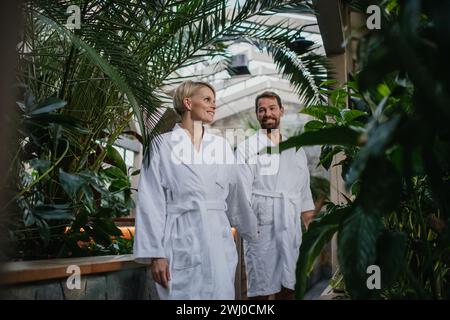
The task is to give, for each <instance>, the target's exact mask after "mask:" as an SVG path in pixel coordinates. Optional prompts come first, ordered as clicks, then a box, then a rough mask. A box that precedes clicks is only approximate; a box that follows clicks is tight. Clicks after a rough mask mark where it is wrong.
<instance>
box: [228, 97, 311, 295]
mask: <svg viewBox="0 0 450 320" xmlns="http://www.w3.org/2000/svg"><path fill="white" fill-rule="evenodd" d="M255 107H256V117H257V119H258V121H259V123H260V125H261V128H262V130H260V131H259V132H257V133H256V134H255V135H253V136H251V137H249V138H248V139H246V140H245V141H243V142H242V143H240V144H239V145H238V147H237V150H236V153H237V159H238V162H239V163H241V164H242V163H245V165H240V166H239V168H240V169H239V170H240V175H241V177H242V179H243V181H244V184H245V190H246V196H247V198H248V199H249V201H250V202H251V204H252V209H253V211H254V213H255V214H256V216H257V218H258V233H259V235H258V238H257V240H254V241H253V240H252V241H244V255H245V265H246V270H247V295H248V297H249V298H251V299H269V296H271V295H273V294H275V299H281V300H288V299H293V298H294V288H295V269H296V263H297V259H298V255H299V248H300V243H301V236H302V234H301V222H302V221H303V223H304V224H305V226H306V227H308V225H309V223H310V221H311V220H312V219H313V217H314V209H315V208H314V202H313V200H312V196H311V190H310V186H309V179H310V178H309V171H308V167H307V159H306V155H305V152H304V150H303V149H302V148H300V149H299V150H298V151H297V150H296V149H295V148H291V149H288V150H285V151H283V152H281V154H280V153H266V152H265V150H266V149H267V147H276V146H277V145H278V144H279V143H280V142H281V140H282V139H283V137H282V136H281V134H280V119H281V117H282V116H283V114H284V108H283V106H282V104H281V99H280V97H279V96H278V95H277V94H276V93H274V92H270V91H266V92H264V93H262V94H260V95H258V96H257V97H256V100H255Z"/></svg>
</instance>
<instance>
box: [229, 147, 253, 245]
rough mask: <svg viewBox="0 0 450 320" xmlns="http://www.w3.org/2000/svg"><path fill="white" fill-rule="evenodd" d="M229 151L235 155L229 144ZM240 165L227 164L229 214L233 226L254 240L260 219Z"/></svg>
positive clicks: (244, 236) (247, 238) (247, 237)
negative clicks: (257, 216)
mask: <svg viewBox="0 0 450 320" xmlns="http://www.w3.org/2000/svg"><path fill="white" fill-rule="evenodd" d="M227 152H228V153H229V155H230V156H232V157H234V154H233V151H232V150H231V147H230V146H229V145H227ZM239 166H240V164H236V163H235V164H232V165H227V167H228V170H227V176H228V179H229V192H228V196H227V199H226V202H227V208H228V209H227V216H228V220H229V221H230V224H231V226H233V227H235V228H236V229H237V231H238V233H239V235H240V236H241V237H242V238H244V239H245V240H249V241H252V240H256V239H257V235H258V221H257V218H256V215H255V214H254V212H253V210H252V207H251V204H250V200H249V198H248V197H247V191H246V190H245V185H244V180H243V179H242V178H241V176H240V174H241V171H240V169H239Z"/></svg>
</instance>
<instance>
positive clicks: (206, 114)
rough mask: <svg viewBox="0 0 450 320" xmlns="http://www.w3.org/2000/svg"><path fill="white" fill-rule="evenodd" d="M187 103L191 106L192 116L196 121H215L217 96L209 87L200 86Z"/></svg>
mask: <svg viewBox="0 0 450 320" xmlns="http://www.w3.org/2000/svg"><path fill="white" fill-rule="evenodd" d="M186 99H187V101H186V102H185V103H189V104H190V107H191V118H192V120H194V121H201V122H202V123H205V124H210V123H212V122H213V121H214V114H215V113H216V98H215V96H214V92H213V91H212V90H211V89H210V88H208V87H200V88H198V89H197V90H196V91H195V93H194V94H193V95H192V96H191V97H190V98H186Z"/></svg>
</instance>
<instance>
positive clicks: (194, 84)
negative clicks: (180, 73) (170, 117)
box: [173, 80, 216, 116]
mask: <svg viewBox="0 0 450 320" xmlns="http://www.w3.org/2000/svg"><path fill="white" fill-rule="evenodd" d="M201 87H207V88H209V89H211V90H212V92H213V93H214V97H215V96H216V90H214V87H213V86H212V85H211V84H209V83H208V82H203V81H192V80H187V81H184V82H183V83H182V84H180V85H179V86H178V88H177V89H176V90H175V93H174V95H173V106H174V108H175V111H176V112H177V113H178V114H179V115H180V116H181V115H182V114H183V113H184V103H183V100H184V98H190V97H192V95H193V94H194V93H195V91H196V90H197V89H199V88H201Z"/></svg>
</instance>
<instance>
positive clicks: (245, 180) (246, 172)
mask: <svg viewBox="0 0 450 320" xmlns="http://www.w3.org/2000/svg"><path fill="white" fill-rule="evenodd" d="M249 154H250V151H249V141H248V140H245V141H243V142H242V143H240V144H239V145H238V147H237V148H236V163H237V170H238V175H239V178H240V179H241V181H242V185H243V188H244V192H245V195H246V197H247V199H248V201H249V202H250V203H251V202H252V188H253V181H254V179H255V172H256V163H255V164H251V160H250V159H249Z"/></svg>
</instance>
